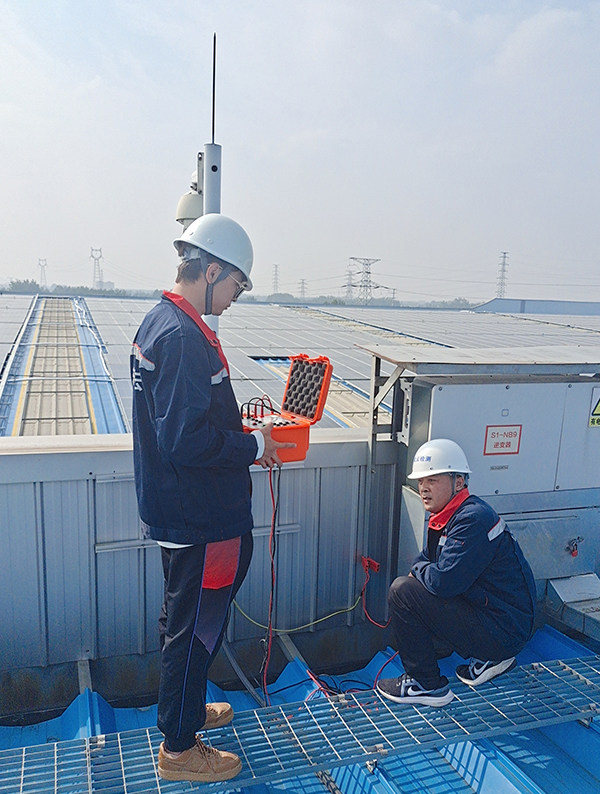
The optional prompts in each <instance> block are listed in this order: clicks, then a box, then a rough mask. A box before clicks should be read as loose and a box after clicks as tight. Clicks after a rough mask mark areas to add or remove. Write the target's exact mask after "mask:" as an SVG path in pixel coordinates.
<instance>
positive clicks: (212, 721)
mask: <svg viewBox="0 0 600 794" xmlns="http://www.w3.org/2000/svg"><path fill="white" fill-rule="evenodd" d="M232 719H233V709H232V708H231V706H230V705H229V703H207V704H206V722H205V723H204V725H203V726H202V730H203V731H210V729H211V728H222V727H223V725H229V723H230V722H231V720H232Z"/></svg>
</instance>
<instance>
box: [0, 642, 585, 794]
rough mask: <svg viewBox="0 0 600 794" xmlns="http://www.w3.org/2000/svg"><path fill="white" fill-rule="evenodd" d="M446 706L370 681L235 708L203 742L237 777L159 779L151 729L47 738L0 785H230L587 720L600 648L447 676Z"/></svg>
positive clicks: (2, 769) (136, 788) (11, 753)
mask: <svg viewBox="0 0 600 794" xmlns="http://www.w3.org/2000/svg"><path fill="white" fill-rule="evenodd" d="M452 688H453V690H454V692H455V694H456V696H457V697H456V698H455V700H454V701H453V702H452V703H450V704H449V705H448V706H446V707H445V708H441V709H433V708H428V707H426V706H407V705H401V704H394V703H391V702H390V701H387V700H384V699H382V698H380V697H379V696H378V695H377V693H376V692H375V691H373V690H369V691H366V692H360V693H357V694H346V695H340V696H337V697H335V698H332V699H330V700H319V701H306V702H301V703H290V704H285V705H283V706H277V707H271V708H266V709H259V710H257V711H246V712H243V713H240V714H237V715H236V717H235V720H234V721H233V723H232V724H231V725H228V726H227V727H225V728H221V729H217V730H213V731H211V732H210V733H207V734H205V735H204V737H203V738H204V740H205V741H210V742H211V743H212V744H214V745H215V746H217V747H219V748H221V749H226V750H231V751H233V752H236V753H238V754H239V755H240V756H241V758H242V761H243V769H242V772H241V773H240V775H239V776H238V777H237V778H235V780H234V781H229V782H226V783H215V784H210V785H209V784H191V783H185V784H182V783H167V782H166V781H162V780H160V779H159V777H158V775H157V770H156V766H155V758H156V753H157V752H158V746H159V744H160V742H161V740H162V736H161V734H160V733H159V732H158V730H157V729H151V730H135V731H128V732H125V733H116V734H112V735H108V736H99V737H94V738H91V739H75V740H73V741H67V742H58V743H54V744H46V745H41V746H37V747H31V748H24V749H20V750H7V751H3V752H1V753H0V792H3V793H5V792H11V794H12V792H22V793H23V794H24V793H25V792H31V794H33V792H56V793H57V794H58V792H70V794H73V793H74V792H88V793H90V792H114V793H115V794H116V792H128V793H129V794H132V793H133V792H175V791H189V790H191V789H199V790H205V791H219V790H226V789H229V790H231V789H232V788H238V787H241V786H251V785H254V784H257V783H267V782H273V781H276V780H285V779H289V778H295V777H298V776H300V775H306V774H309V773H311V772H312V773H315V772H319V771H321V770H325V769H332V768H335V767H341V766H346V765H349V764H355V763H364V762H366V761H368V760H372V759H377V758H382V757H385V756H387V757H391V756H395V755H401V754H402V753H406V752H410V751H412V750H415V749H416V748H426V747H440V746H442V745H445V744H450V743H455V742H460V741H464V740H472V739H480V738H483V737H489V736H494V735H501V734H506V733H511V732H516V731H519V732H520V731H525V730H528V729H532V728H539V727H541V726H544V725H552V724H556V723H560V722H568V721H571V720H577V719H589V718H591V717H593V716H595V715H596V714H597V713H599V712H600V656H593V657H589V658H586V659H575V660H572V661H569V662H562V661H553V662H544V663H539V662H537V663H534V664H531V665H526V666H523V667H519V668H516V669H515V670H514V671H513V672H512V673H509V674H507V675H505V676H502V677H500V678H498V679H497V680H496V681H492V682H489V683H487V684H484V685H483V686H481V687H478V688H477V689H471V688H470V687H467V686H464V685H463V684H460V683H457V682H453V684H452Z"/></svg>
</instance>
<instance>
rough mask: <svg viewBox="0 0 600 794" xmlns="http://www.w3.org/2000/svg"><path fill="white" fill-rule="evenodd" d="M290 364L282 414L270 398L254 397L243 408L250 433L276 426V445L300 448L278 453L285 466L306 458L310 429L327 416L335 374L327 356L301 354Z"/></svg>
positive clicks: (292, 358)
mask: <svg viewBox="0 0 600 794" xmlns="http://www.w3.org/2000/svg"><path fill="white" fill-rule="evenodd" d="M290 360H291V362H292V363H291V364H290V371H289V374H288V379H287V383H286V384H285V391H284V393H283V401H282V403H281V410H277V409H276V408H275V407H274V406H273V404H272V402H271V400H270V398H269V397H266V396H263V397H254V398H253V399H252V400H250V402H247V403H244V405H242V423H243V425H244V430H245V431H246V432H247V433H250V432H252V431H253V430H258V429H260V428H261V427H264V426H265V425H267V424H269V422H272V423H273V430H272V431H271V435H272V437H273V438H274V439H275V441H281V442H292V443H294V444H295V445H296V446H295V447H293V448H291V449H280V450H279V451H278V453H277V454H278V455H279V457H280V458H281V460H282V461H283V462H284V463H285V462H289V461H293V460H304V459H305V458H306V452H307V450H308V438H309V432H310V426H311V425H314V424H315V422H318V421H319V419H320V418H321V417H322V416H323V408H324V407H325V400H326V399H327V392H328V390H329V382H330V380H331V372H332V370H333V367H332V366H331V364H330V362H329V359H328V358H327V357H326V356H319V357H318V358H309V357H308V356H307V355H306V354H305V353H300V355H298V356H290Z"/></svg>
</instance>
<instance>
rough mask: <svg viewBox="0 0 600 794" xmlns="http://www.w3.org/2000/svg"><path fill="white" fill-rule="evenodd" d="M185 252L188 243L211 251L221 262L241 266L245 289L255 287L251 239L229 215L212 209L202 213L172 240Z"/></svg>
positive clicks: (180, 253)
mask: <svg viewBox="0 0 600 794" xmlns="http://www.w3.org/2000/svg"><path fill="white" fill-rule="evenodd" d="M173 245H174V246H175V248H176V249H177V253H178V254H179V255H180V256H182V254H184V252H185V250H186V248H187V247H188V246H194V247H195V248H199V249H200V250H202V251H206V253H208V254H212V255H213V256H215V257H216V258H217V259H219V260H221V261H222V262H225V263H227V264H228V265H231V266H232V267H235V268H237V269H238V270H240V271H241V272H242V273H243V274H244V276H245V277H246V282H247V287H246V289H248V290H251V289H252V281H251V280H250V271H251V270H252V261H253V258H254V254H253V251H252V243H251V242H250V238H249V237H248V235H247V234H246V232H245V230H244V229H243V228H242V227H241V226H240V224H239V223H236V221H234V220H232V219H231V218H228V217H227V216H226V215H220V214H219V213H215V212H211V213H208V214H207V215H202V216H201V217H200V218H197V219H196V220H195V221H193V223H190V225H189V226H188V227H187V229H186V230H185V231H184V232H183V234H182V235H181V237H178V238H177V239H176V240H174V241H173Z"/></svg>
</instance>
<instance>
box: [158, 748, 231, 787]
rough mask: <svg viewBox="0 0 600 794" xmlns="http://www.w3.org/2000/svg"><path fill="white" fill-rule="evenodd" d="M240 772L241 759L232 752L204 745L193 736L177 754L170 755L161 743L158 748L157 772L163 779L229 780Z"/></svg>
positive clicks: (207, 781) (209, 781) (208, 781)
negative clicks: (184, 748)
mask: <svg viewBox="0 0 600 794" xmlns="http://www.w3.org/2000/svg"><path fill="white" fill-rule="evenodd" d="M241 771H242V762H241V761H240V759H239V758H238V756H237V755H235V753H228V752H226V751H225V750H217V749H216V748H214V747H208V746H207V745H206V744H204V743H203V742H201V741H200V739H196V744H195V745H194V746H193V747H190V749H189V750H184V751H183V753H180V754H179V755H176V756H172V755H171V754H170V753H168V752H167V751H166V750H165V746H164V742H161V745H160V748H159V750H158V774H159V775H160V777H162V778H163V780H194V781H198V782H200V783H215V782H217V781H219V780H230V779H231V778H232V777H235V776H236V775H238V774H239V773H240V772H241Z"/></svg>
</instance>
